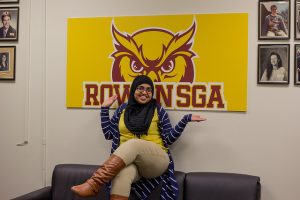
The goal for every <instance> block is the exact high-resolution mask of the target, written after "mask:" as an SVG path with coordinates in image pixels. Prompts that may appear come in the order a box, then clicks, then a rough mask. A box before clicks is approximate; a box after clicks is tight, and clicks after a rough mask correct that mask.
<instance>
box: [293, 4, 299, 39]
mask: <svg viewBox="0 0 300 200" xmlns="http://www.w3.org/2000/svg"><path fill="white" fill-rule="evenodd" d="M294 16H295V19H294V23H295V24H294V25H295V28H294V33H295V40H300V0H295V15H294Z"/></svg>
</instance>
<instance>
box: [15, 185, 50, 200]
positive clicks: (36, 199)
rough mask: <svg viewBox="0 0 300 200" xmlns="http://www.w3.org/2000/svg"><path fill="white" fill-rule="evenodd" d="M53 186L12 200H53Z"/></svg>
mask: <svg viewBox="0 0 300 200" xmlns="http://www.w3.org/2000/svg"><path fill="white" fill-rule="evenodd" d="M51 199H52V197H51V186H48V187H44V188H42V189H39V190H36V191H33V192H30V193H28V194H25V195H22V196H19V197H17V198H14V199H12V200H51Z"/></svg>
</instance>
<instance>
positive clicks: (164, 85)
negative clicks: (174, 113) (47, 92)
mask: <svg viewBox="0 0 300 200" xmlns="http://www.w3.org/2000/svg"><path fill="white" fill-rule="evenodd" d="M67 40H68V41H67V93H66V98H67V100H66V106H67V107H69V108H95V107H96V108H97V107H100V105H101V103H102V102H103V100H104V99H105V98H107V97H108V96H110V95H112V94H118V96H119V98H118V101H117V102H116V103H115V105H114V106H118V105H119V104H121V103H122V102H126V100H127V98H128V94H129V87H130V82H131V81H132V80H133V79H134V77H135V76H137V75H140V74H144V75H148V76H149V77H150V78H151V79H152V80H153V81H154V82H155V89H156V90H155V97H156V99H157V100H158V101H159V102H160V103H161V104H162V105H163V106H165V107H166V108H168V109H181V110H182V109H183V110H189V109H195V110H221V111H246V110H247V63H248V60H247V57H248V15H247V14H245V13H238V14H236V13H234V14H196V15H192V14H191V15H162V16H126V17H99V18H72V19H68V38H67Z"/></svg>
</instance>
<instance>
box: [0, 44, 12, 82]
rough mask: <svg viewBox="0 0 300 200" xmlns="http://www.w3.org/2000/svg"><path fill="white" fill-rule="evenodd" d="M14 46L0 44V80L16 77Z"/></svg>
mask: <svg viewBox="0 0 300 200" xmlns="http://www.w3.org/2000/svg"><path fill="white" fill-rule="evenodd" d="M15 75H16V46H0V80H15V78H16V76H15Z"/></svg>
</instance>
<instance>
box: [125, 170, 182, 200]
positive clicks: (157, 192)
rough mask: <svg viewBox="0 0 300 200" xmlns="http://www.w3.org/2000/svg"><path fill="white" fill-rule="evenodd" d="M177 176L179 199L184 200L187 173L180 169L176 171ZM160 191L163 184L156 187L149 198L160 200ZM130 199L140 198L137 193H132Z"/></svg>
mask: <svg viewBox="0 0 300 200" xmlns="http://www.w3.org/2000/svg"><path fill="white" fill-rule="evenodd" d="M175 177H176V180H177V183H178V187H179V198H178V200H183V194H184V179H185V173H184V172H180V171H175ZM160 192H161V185H160V186H159V187H157V188H155V189H154V191H153V192H152V193H151V195H150V196H149V198H148V199H147V200H159V199H160ZM129 200H138V198H137V196H136V195H135V194H130V198H129Z"/></svg>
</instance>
